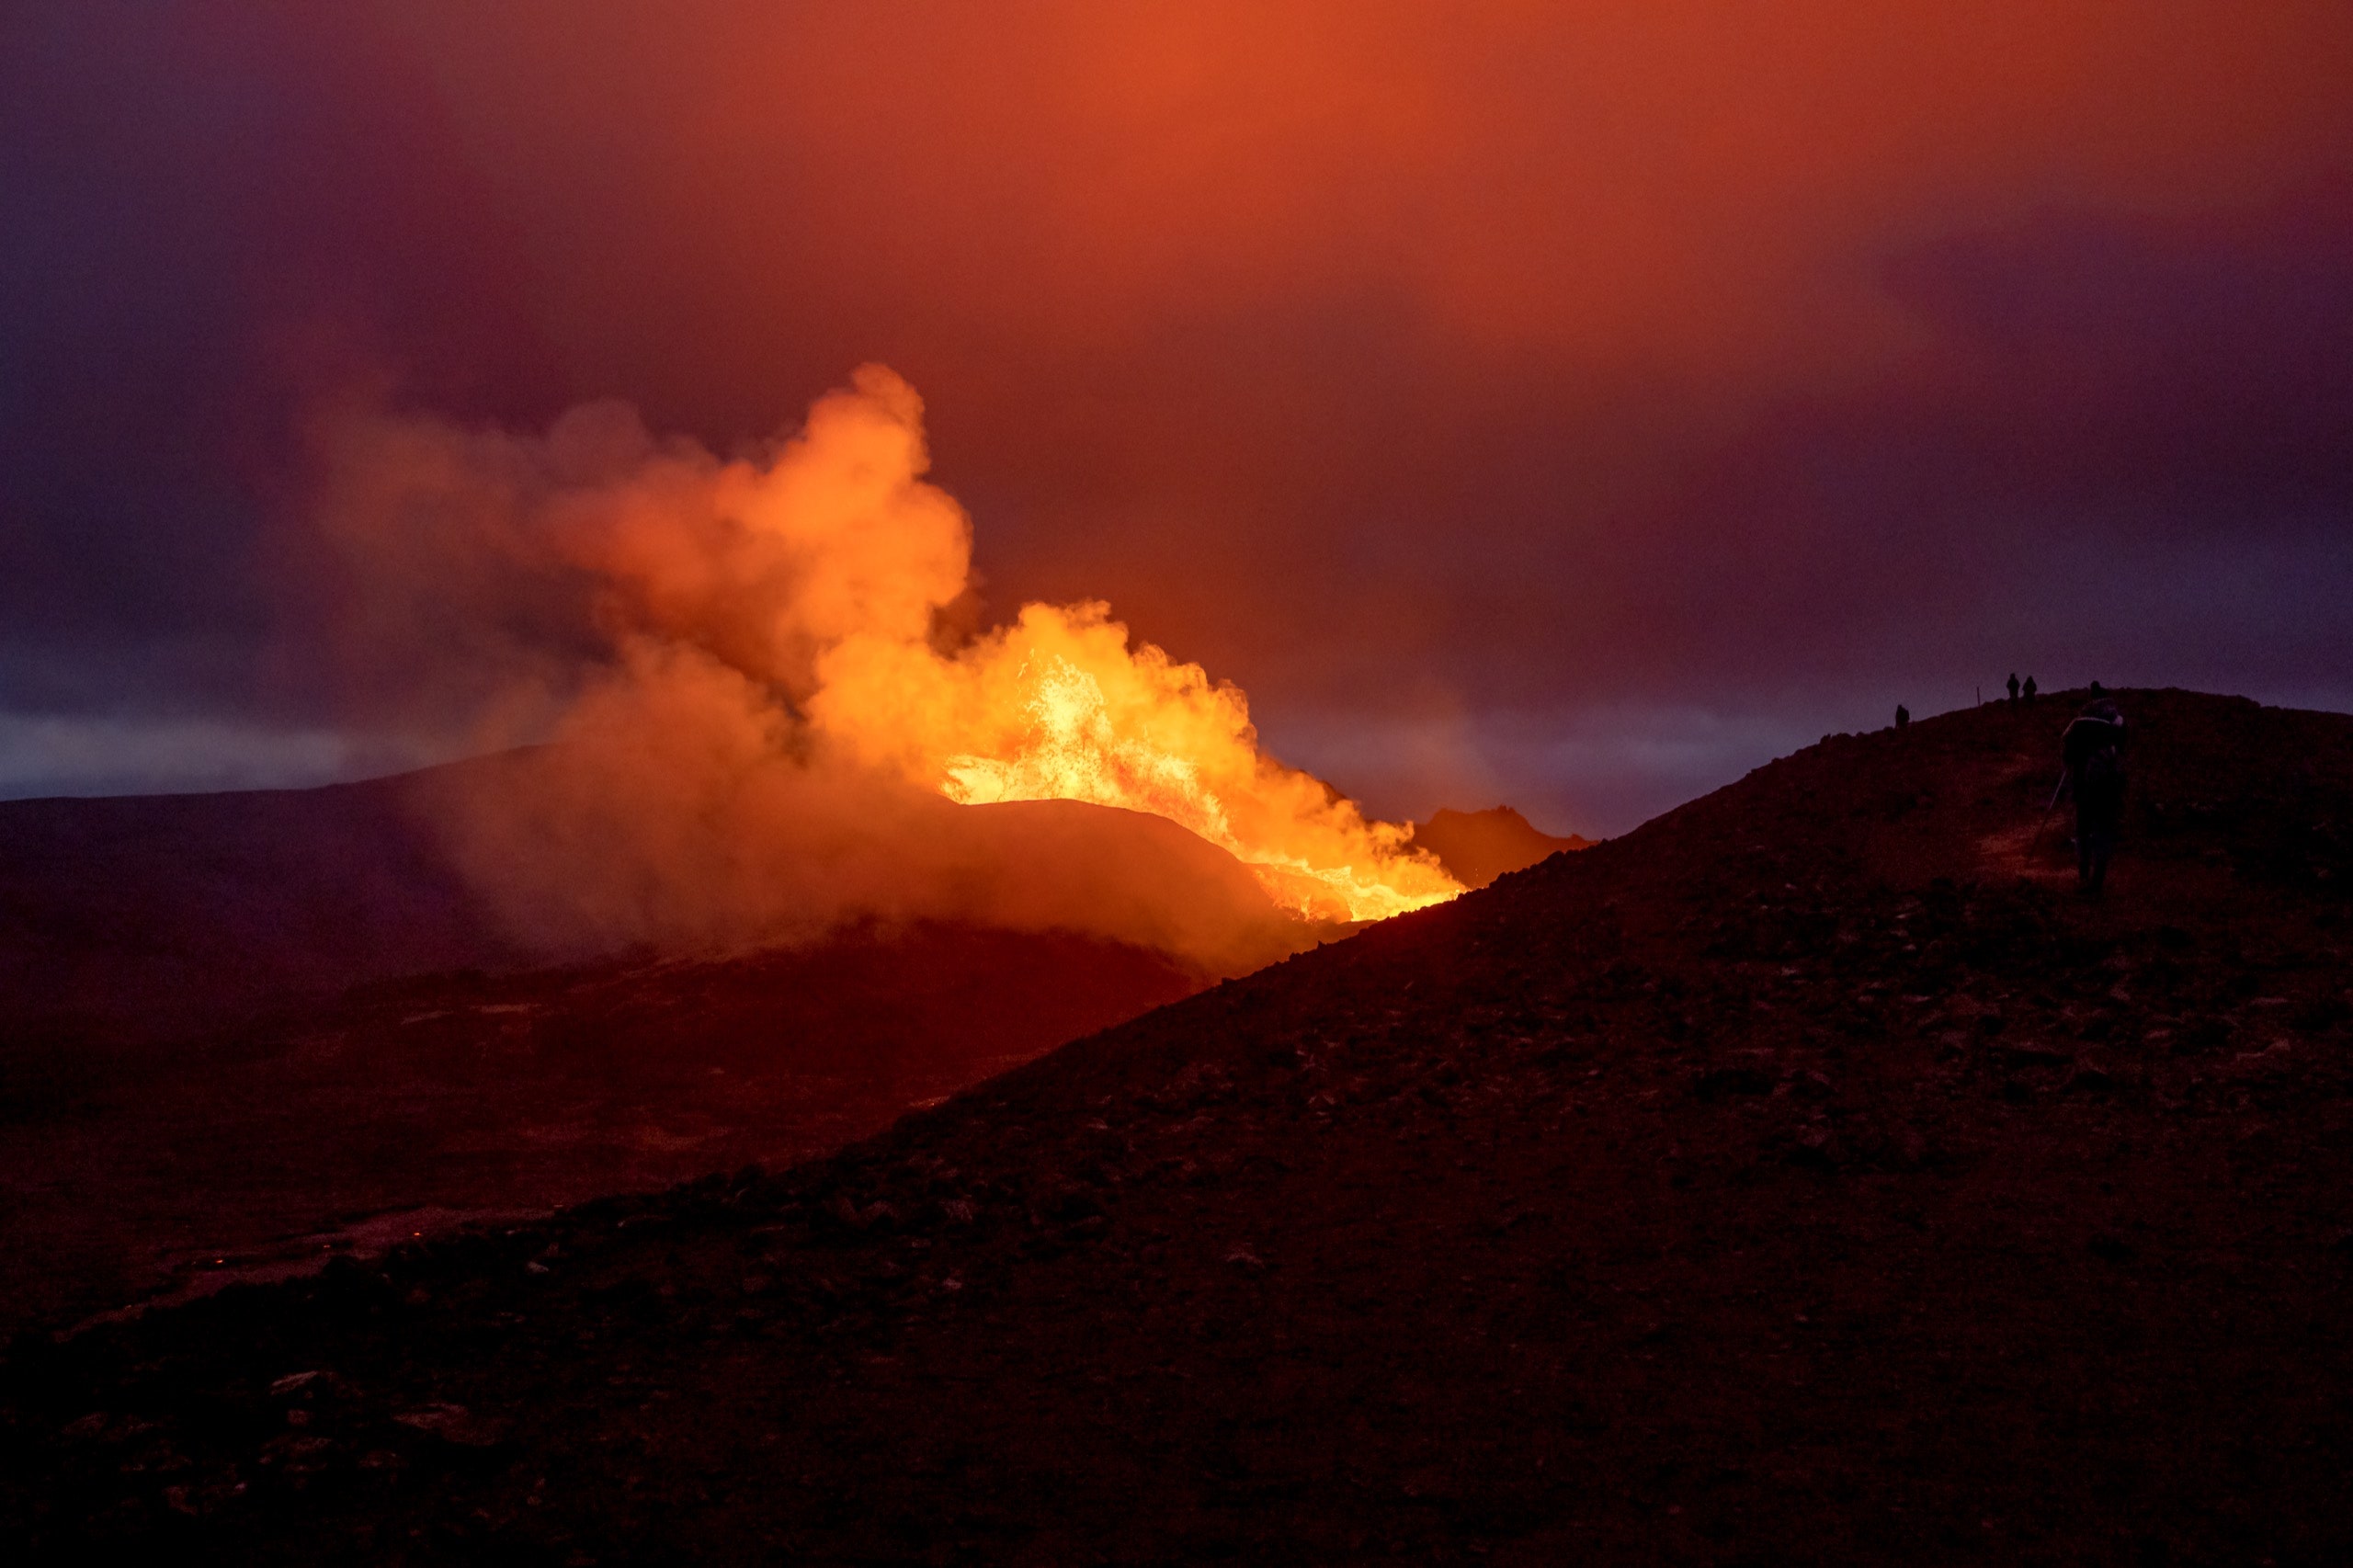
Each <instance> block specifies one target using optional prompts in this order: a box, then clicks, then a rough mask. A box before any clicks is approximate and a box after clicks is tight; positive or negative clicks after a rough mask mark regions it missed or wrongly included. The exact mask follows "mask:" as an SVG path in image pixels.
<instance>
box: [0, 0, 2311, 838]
mask: <svg viewBox="0 0 2353 1568" xmlns="http://www.w3.org/2000/svg"><path fill="white" fill-rule="evenodd" d="M2347 82H2353V12H2348V11H2347V8H2346V7H2345V6H2342V5H2341V4H2336V3H2330V4H2312V5H2302V4H2296V3H2294V0H2274V3H2270V4H2266V5H2263V6H2245V5H2226V4H2194V3H2188V0H2181V3H2167V4H2162V5H2151V4H2148V3H2146V0H2141V3H2138V4H2116V5H2090V4H2079V3H2076V0H2046V3H2045V4H2041V5H2038V6H2019V5H2017V4H2008V3H2006V4H1984V5H1965V6H1964V5H1956V6H1880V5H1866V4H1859V3H1842V4H1829V5H1821V4H1817V5H1804V4H1790V5H1783V6H1756V5H1752V4H1747V3H1745V0H1707V3H1694V4H1676V3H1673V0H1645V3H1643V4H1640V5H1636V4H1613V5H1578V4H1568V3H1563V0H1553V3H1546V4H1526V5H1518V4H1490V5H1480V4H1453V5H1435V4H1418V5H1384V4H1380V3H1377V0H1340V3H1333V4H1317V5H1282V4H1277V3H1271V0H1251V3H1248V4H1233V5H1208V4H1202V5H1151V4H1141V3H1140V4H1135V5H1118V6H1109V5H1102V4H1098V3H1092V0H1074V3H1071V4H1060V5H1021V4H1011V3H991V4H985V5H970V6H964V5H955V4H943V3H939V0H929V3H924V4H905V5H897V4H889V3H885V0H854V3H845V4H838V5H807V6H787V5H777V4H745V3H734V0H667V3H665V4H660V5H655V4H643V5H638V4H629V5H621V4H609V5H606V4H591V3H585V0H540V3H525V0H500V3H492V0H462V3H460V0H449V3H448V4H438V3H428V0H400V3H399V4H391V3H387V4H385V5H383V6H378V7H370V6H364V5H359V4H349V5H341V6H315V5H307V4H304V5H298V4H247V5H239V6H227V5H222V6H189V5H142V6H127V5H125V6H117V5H112V4H95V5H94V4H85V3H75V4H70V5H69V4H63V3H58V4H48V5H43V4H28V5H19V6H11V7H8V8H7V9H6V12H5V13H0V213H5V214H6V221H5V222H0V791H5V792H10V793H20V794H21V793H28V792H38V791H40V790H46V789H54V788H61V787H87V786H89V785H92V784H101V785H103V784H132V785H153V784H167V783H173V782H187V781H220V780H224V779H233V778H240V777H250V778H269V777H308V776H312V775H315V774H317V773H319V772H321V771H326V770H332V769H334V768H335V767H359V766H364V765H365V764H366V763H367V762H368V761H369V759H370V757H371V756H375V755H377V754H376V753H374V752H372V751H370V750H369V744H368V743H369V740H370V738H371V737H373V736H375V735H376V733H377V727H376V724H375V720H376V717H377V716H375V715H371V714H370V713H369V711H367V710H365V709H364V708H363V707H360V706H358V705H356V704H355V703H354V702H353V700H352V699H350V697H349V696H348V694H347V691H346V690H343V689H340V688H338V687H336V686H335V684H334V683H333V682H332V681H330V680H328V679H327V678H325V676H324V673H323V672H324V671H325V670H326V669H327V668H328V665H329V661H326V660H324V659H321V658H315V657H312V656H311V653H312V651H313V648H314V647H315V646H317V645H318V644H319V642H320V640H321V639H322V638H323V636H324V632H323V631H322V629H321V628H320V627H319V626H318V625H317V624H316V622H317V617H318V613H319V611H318V608H317V602H316V598H315V596H313V595H311V594H309V593H308V592H307V588H308V579H307V577H306V574H307V573H308V572H309V570H310V564H309V562H310V556H311V552H310V551H308V549H307V540H306V539H305V537H304V533H303V527H302V522H301V495H302V493H303V485H304V483H305V473H304V458H303V445H302V442H301V437H300V431H301V419H302V415H303V414H304V412H305V411H306V410H308V409H311V408H313V407H315V406H316V405H317V404H318V403H319V402H320V401H322V400H328V399H333V398H336V397H340V396H345V395H348V394H349V393H350V392H352V391H353V390H354V389H355V388H357V387H362V386H366V387H373V388H376V389H379V390H380V391H381V392H382V395H387V396H389V397H391V398H392V400H393V401H394V402H396V403H404V404H408V405H414V406H417V407H425V408H437V409H442V410H447V411H449V412H453V413H455V414H458V415H462V416H465V417H468V418H482V419H496V420H499V421H503V422H508V423H512V424H517V425H524V426H539V425H544V423H545V422H546V421H547V420H548V419H549V418H551V416H552V415H554V414H556V413H557V412H559V411H560V410H561V409H563V407H565V406H566V405H568V404H570V403H574V402H576V401H579V400H582V399H585V398H592V397H604V396H618V397H621V398H625V399H628V400H631V401H632V402H634V403H638V404H639V405H640V406H641V407H642V409H643V410H644V411H645V414H646V416H647V418H648V420H649V421H650V422H651V423H652V424H653V425H654V426H655V427H656V428H657V429H671V430H678V431H684V432H689V433H692V434H694V435H697V436H699V437H701V438H702V439H704V440H705V441H707V442H710V444H712V445H713V446H715V447H718V448H720V449H726V448H728V447H730V446H731V445H734V444H737V443H741V442H743V441H745V440H749V439H752V438H756V437H761V436H764V435H766V434H767V433H768V432H771V431H773V430H774V429H776V428H777V427H778V426H779V425H780V424H782V423H785V422H789V421H790V420H791V419H793V418H795V417H797V415H799V413H800V412H801V409H802V408H803V407H804V406H805V405H806V404H807V403H808V401H809V400H810V399H811V398H812V397H813V395H815V394H817V393H818V392H822V391H824V389H825V388H827V387H829V386H833V385H835V384H838V383H839V382H840V381H842V380H843V378H844V377H845V376H846V374H847V371H848V370H849V369H850V368H851V367H852V366H854V365H856V364H858V363H859V362H861V361H863V360H868V359H881V360H883V361H885V362H887V363H889V364H891V365H892V366H893V367H895V368H896V369H899V370H900V371H901V372H903V373H904V375H905V376H907V377H908V379H909V380H911V381H913V382H914V383H915V386H916V387H918V388H919V389H920V390H921V391H922V392H923V393H924V395H925V397H926V400H927V403H928V404H929V409H930V419H931V426H932V431H933V437H934V447H935V451H936V456H937V460H938V470H937V477H938V479H939V481H940V482H941V483H943V484H945V485H946V486H947V487H948V488H949V490H951V491H952V492H954V493H955V494H957V495H958V496H959V497H961V499H962V500H963V501H964V502H965V504H966V505H967V506H969V507H970V508H971V509H972V513H973V516H974V519H975V523H976V526H977V529H978V551H979V557H980V562H981V565H982V567H983V570H984V571H985V573H986V574H987V575H988V579H989V593H990V597H991V606H992V608H994V609H995V610H997V611H998V612H1000V613H1005V612H1009V611H1010V609H1011V608H1013V607H1014V606H1015V605H1016V604H1017V602H1018V601H1019V600H1020V599H1022V598H1026V597H1061V598H1067V597H1105V598H1108V599H1109V600H1110V601H1111V602H1112V604H1113V605H1114V606H1115V607H1116V608H1117V609H1119V610H1120V612H1121V613H1123V614H1124V615H1125V616H1126V617H1127V618H1128V619H1130V620H1131V623H1132V624H1133V625H1134V626H1135V627H1136V628H1137V629H1138V630H1139V631H1141V632H1142V633H1143V634H1145V635H1147V636H1149V637H1151V638H1153V639H1154V640H1156V641H1159V642H1163V643H1164V644H1165V645H1166V646H1167V647H1168V648H1170V649H1171V650H1172V651H1173V652H1175V653H1177V654H1179V655H1180V656H1183V657H1186V658H1190V659H1195V660H1199V661H1200V662H1202V663H1204V664H1206V665H1208V666H1209V667H1210V669H1211V671H1212V672H1213V673H1215V674H1217V675H1220V676H1227V677H1230V678H1233V679H1234V680H1235V681H1237V682H1239V683H1240V684H1241V685H1242V686H1243V687H1245V688H1246V689H1247V690H1248V691H1249V692H1250V694H1251V696H1252V699H1253V702H1254V705H1255V707H1256V710H1257V712H1258V714H1259V717H1260V720H1261V723H1262V726H1263V728H1264V730H1265V732H1266V734H1267V740H1268V742H1269V744H1270V746H1271V747H1272V749H1274V750H1275V751H1276V752H1277V753H1278V754H1279V755H1281V756H1285V757H1286V758H1287V759H1289V760H1292V761H1295V762H1299V763H1302V764H1303V765H1305V766H1309V767H1315V768H1317V769H1318V770H1319V771H1323V772H1324V773H1326V774H1327V775H1329V776H1330V777H1332V778H1335V779H1336V781H1337V782H1339V783H1340V784H1341V785H1343V786H1344V787H1346V788H1348V789H1350V790H1355V791H1358V792H1359V793H1361V794H1363V795H1364V796H1365V797H1366V798H1367V799H1368V801H1369V802H1370V804H1371V805H1373V806H1374V807H1375V808H1377V809H1381V810H1384V811H1386V812H1392V813H1395V812H1415V813H1418V812H1424V811H1427V809H1428V808H1429V807H1431V806H1433V805H1435V804H1438V803H1441V802H1442V801H1450V802H1452V803H1455V804H1460V805H1466V806H1476V805H1483V804H1487V803H1490V801H1493V800H1495V799H1506V798H1507V799H1510V800H1513V801H1518V802H1519V803H1521V804H1523V805H1524V806H1526V807H1527V808H1529V810H1530V811H1531V812H1532V813H1533V814H1535V815H1536V816H1537V817H1538V819H1539V820H1540V821H1542V822H1544V823H1545V824H1546V825H1548V826H1552V827H1554V828H1557V829H1562V830H1566V829H1569V828H1578V829H1583V830H1585V831H1588V832H1590V831H1595V830H1615V829H1620V828H1623V827H1625V826H1627V825H1629V824H1631V822H1632V821H1634V820H1637V819H1638V818H1639V817H1640V816H1641V815H1643V814H1646V813H1647V812H1650V811H1652V810H1655V809H1657V808H1658V807H1660V806H1663V805H1665V804H1669V803H1672V802H1673V801H1676V800H1677V799H1680V798H1683V797H1684V796H1686V795H1688V794H1689V793H1691V792H1693V791H1695V790H1699V789H1700V788H1704V787H1707V786H1710V785H1712V784H1715V783H1718V782H1722V781H1723V780H1724V779H1726V778H1731V777H1733V776H1736V775H1737V774H1738V773H1739V772H1741V771H1742V770H1744V769H1745V768H1746V767H1749V766H1752V765H1754V764H1755V763H1756V762H1758V761H1761V760H1763V759H1764V758H1765V757H1767V756H1770V755H1772V754H1773V753H1775V752H1778V751H1781V750H1785V749H1788V747H1790V745H1793V744H1802V743H1803V742H1805V741H1809V740H1811V739H1813V737H1814V736H1815V735H1817V734H1819V733H1822V732H1823V731H1824V730H1825V729H1830V728H1849V727H1857V726H1860V725H1864V724H1875V723H1879V722H1884V719H1885V716H1886V714H1887V713H1888V712H1889V711H1890V710H1892V709H1893V705H1894V704H1895V702H1896V701H1898V700H1904V701H1908V702H1909V703H1910V704H1911V705H1912V707H1913V709H1914V710H1915V711H1919V712H1927V711H1934V710H1939V709H1942V708H1945V707H1949V706H1951V705H1953V704H1955V703H1958V702H1962V701H1966V700H1968V699H1969V698H1970V696H1971V693H1972V688H1973V687H1976V686H1977V685H1979V684H1983V685H1984V686H1985V687H1987V688H1988V689H1990V688H1992V687H1993V686H1994V685H1995V683H1996V682H1998V681H1999V680H2000V679H2001V678H2002V677H2003V676H2005V675H2006V674H2007V673H2008V672H2009V671H2010V670H2011V669H2013V668H2017V669H2019V670H2021V671H2022V672H2023V671H2025V670H2029V669H2030V670H2032V671H2033V672H2034V673H2036V674H2038V675H2039V676H2040V677H2041V678H2042V679H2043V681H2044V682H2045V684H2048V685H2052V686H2057V685H2063V684H2073V683H2077V682H2080V681H2083V680H2086V679H2088V678H2091V677H2093V676H2098V677H2100V678H2102V679H2105V680H2108V681H2109V682H2110V683H2133V684H2149V683H2160V682H2177V683H2183V684H2195V685H2199V686H2204V687H2214V688H2222V689H2230V690H2237V691H2245V692H2248V693H2250V694H2253V695H2256V696H2259V697H2263V698H2265V699H2270V700H2283V701H2300V702H2304V703H2308V704H2318V705H2327V706H2334V707H2346V706H2353V617H2348V616H2347V614H2346V613H2345V611H2344V609H2343V605H2344V604H2345V603H2346V602H2347V598H2348V597H2353V93H2348V92H2347V90H2346V86H2345V84H2346V83H2347Z"/></svg>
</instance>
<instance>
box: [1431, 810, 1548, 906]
mask: <svg viewBox="0 0 2353 1568" xmlns="http://www.w3.org/2000/svg"><path fill="white" fill-rule="evenodd" d="M1592 844H1593V840H1591V839H1589V838H1583V837H1580V836H1578V835H1575V834H1574V833H1573V834H1570V835H1567V836H1566V837H1557V836H1555V835H1552V834H1549V833H1543V832H1540V831H1539V830H1538V829H1537V828H1536V827H1534V826H1532V825H1531V824H1529V820H1528V819H1527V818H1526V817H1524V816H1522V815H1520V814H1519V813H1518V812H1516V811H1514V810H1512V808H1511V807H1509V806H1490V807H1488V808H1487V809H1486V810H1485V811H1483V812H1458V811H1453V810H1450V809H1448V808H1445V807H1440V808H1439V809H1438V811H1436V812H1432V813H1431V814H1430V820H1429V821H1427V822H1424V823H1415V824H1414V845H1415V847H1416V848H1420V849H1427V850H1428V851H1429V852H1430V853H1431V854H1433V855H1435V856H1437V857H1438V863H1439V864H1440V865H1442V866H1444V867H1445V868H1446V869H1447V872H1448V874H1449V875H1450V876H1451V877H1453V879H1454V880H1455V881H1458V882H1461V884H1462V885H1463V886H1464V887H1466V888H1483V887H1486V886H1487V885H1489V884H1490V883H1492V882H1493V881H1495V879H1496V878H1497V877H1500V876H1504V875H1506V874H1507V873H1509V872H1512V871H1524V870H1526V869H1528V868H1529V867H1530V866H1533V865H1535V864H1537V863H1538V862H1539V861H1541V860H1544V859H1547V858H1551V857H1552V856H1554V855H1559V854H1562V853H1564V852H1566V851H1569V850H1575V849H1585V848H1589V847H1590V846H1592Z"/></svg>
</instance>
